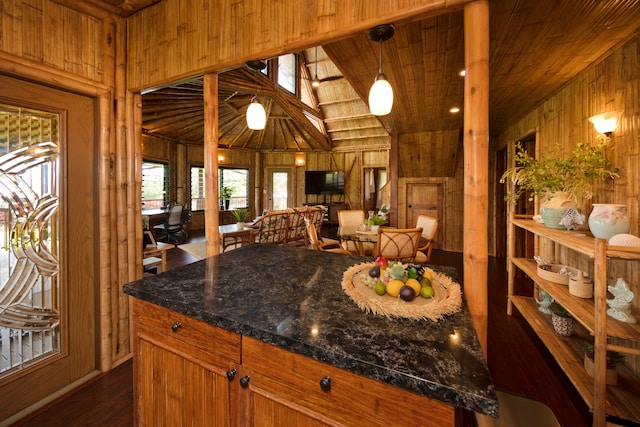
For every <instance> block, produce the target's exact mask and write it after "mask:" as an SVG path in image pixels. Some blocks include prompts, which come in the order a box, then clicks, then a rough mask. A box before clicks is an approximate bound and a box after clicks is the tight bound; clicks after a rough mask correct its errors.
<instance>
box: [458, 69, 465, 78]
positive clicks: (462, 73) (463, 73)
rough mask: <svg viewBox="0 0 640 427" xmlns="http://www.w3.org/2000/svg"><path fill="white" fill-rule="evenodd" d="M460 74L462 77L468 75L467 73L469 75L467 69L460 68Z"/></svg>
mask: <svg viewBox="0 0 640 427" xmlns="http://www.w3.org/2000/svg"><path fill="white" fill-rule="evenodd" d="M458 75H459V76H460V77H464V76H466V75H467V70H460V72H459V73H458Z"/></svg>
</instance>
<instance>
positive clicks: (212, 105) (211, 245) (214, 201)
mask: <svg viewBox="0 0 640 427" xmlns="http://www.w3.org/2000/svg"><path fill="white" fill-rule="evenodd" d="M204 177H205V178H204V182H205V185H206V188H205V192H204V195H205V198H204V236H205V240H206V242H207V256H212V255H217V254H218V253H220V233H219V232H218V224H219V216H220V212H219V209H220V207H219V205H218V186H219V184H218V75H217V74H205V75H204Z"/></svg>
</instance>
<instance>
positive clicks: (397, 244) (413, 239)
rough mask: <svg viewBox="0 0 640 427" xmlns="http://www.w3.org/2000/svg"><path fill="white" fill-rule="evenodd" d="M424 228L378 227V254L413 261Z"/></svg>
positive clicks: (388, 257) (387, 257)
mask: <svg viewBox="0 0 640 427" xmlns="http://www.w3.org/2000/svg"><path fill="white" fill-rule="evenodd" d="M421 235H422V228H387V227H380V228H379V229H378V243H377V245H376V254H377V255H381V256H383V257H385V258H386V259H388V260H389V259H396V260H403V261H409V262H413V261H414V259H415V257H416V252H417V251H418V245H419V244H420V236H421Z"/></svg>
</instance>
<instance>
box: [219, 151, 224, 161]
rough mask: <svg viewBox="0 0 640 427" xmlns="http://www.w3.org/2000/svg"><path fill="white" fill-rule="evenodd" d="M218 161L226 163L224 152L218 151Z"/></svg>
mask: <svg viewBox="0 0 640 427" xmlns="http://www.w3.org/2000/svg"><path fill="white" fill-rule="evenodd" d="M218 163H224V153H220V152H219V153H218Z"/></svg>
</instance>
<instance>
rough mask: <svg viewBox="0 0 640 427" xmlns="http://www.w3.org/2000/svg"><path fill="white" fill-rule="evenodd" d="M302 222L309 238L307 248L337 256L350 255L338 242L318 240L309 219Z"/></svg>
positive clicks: (314, 228)
mask: <svg viewBox="0 0 640 427" xmlns="http://www.w3.org/2000/svg"><path fill="white" fill-rule="evenodd" d="M304 222H305V223H306V226H307V237H308V238H309V247H310V248H311V249H313V250H315V251H324V252H334V253H339V254H351V252H349V251H348V250H346V249H344V248H343V247H342V246H340V242H338V241H337V240H333V239H327V240H326V241H324V240H320V238H319V237H318V232H317V231H316V227H315V225H313V222H312V221H311V220H310V219H309V218H305V220H304Z"/></svg>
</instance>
